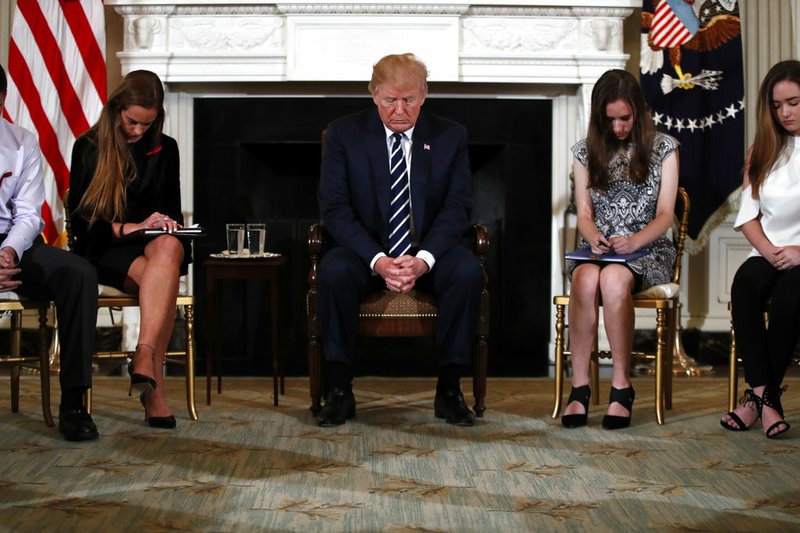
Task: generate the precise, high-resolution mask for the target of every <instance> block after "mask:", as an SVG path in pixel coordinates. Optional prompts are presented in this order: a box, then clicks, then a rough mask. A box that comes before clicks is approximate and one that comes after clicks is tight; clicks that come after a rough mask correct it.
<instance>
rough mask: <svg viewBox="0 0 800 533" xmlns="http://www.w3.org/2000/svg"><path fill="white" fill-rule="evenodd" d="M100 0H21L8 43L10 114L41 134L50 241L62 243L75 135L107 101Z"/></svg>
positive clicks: (44, 208)
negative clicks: (66, 193) (65, 202)
mask: <svg viewBox="0 0 800 533" xmlns="http://www.w3.org/2000/svg"><path fill="white" fill-rule="evenodd" d="M105 43H106V37H105V23H104V20H103V2H102V0H18V1H17V7H16V9H15V11H14V22H13V25H12V27H11V42H10V43H9V47H8V68H7V70H8V96H7V98H6V107H5V115H6V119H8V120H9V121H12V122H15V123H16V124H19V125H20V126H22V127H24V128H27V129H29V130H31V131H33V132H35V133H36V134H37V136H38V137H39V145H40V146H41V149H42V155H43V156H44V161H43V165H42V167H43V168H42V170H43V172H44V182H45V203H44V205H43V206H42V218H44V222H45V227H44V231H43V235H44V238H45V240H46V241H47V242H48V243H50V244H54V245H57V246H61V245H63V244H64V238H63V230H64V204H63V201H62V199H63V198H64V192H65V191H66V190H67V187H69V164H70V157H71V154H72V145H73V144H74V143H75V138H76V137H78V136H79V135H80V134H81V133H83V132H85V131H86V130H88V129H89V127H90V126H91V125H92V124H94V122H95V121H96V120H97V118H98V117H99V116H100V110H101V109H102V107H103V104H104V103H105V101H106V91H107V90H106V65H105V55H106V52H105V50H106V44H105Z"/></svg>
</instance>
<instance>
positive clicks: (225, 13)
mask: <svg viewBox="0 0 800 533" xmlns="http://www.w3.org/2000/svg"><path fill="white" fill-rule="evenodd" d="M105 4H106V5H107V6H113V7H114V9H115V11H116V12H117V13H118V14H120V15H121V16H122V19H123V28H124V37H123V50H122V51H121V52H119V53H118V54H117V56H118V59H119V61H120V64H121V68H122V73H126V72H129V71H131V70H135V69H148V70H152V71H154V72H156V73H158V74H159V76H161V78H162V80H163V81H164V82H165V84H166V87H167V93H168V101H167V109H168V117H167V124H166V129H167V132H168V133H170V134H171V135H172V136H174V137H176V139H177V140H178V143H179V145H180V147H181V151H182V152H183V153H184V154H191V153H193V137H192V135H193V134H192V132H193V128H194V116H193V107H194V106H193V102H194V99H195V98H202V97H221V96H222V97H224V96H226V95H237V96H240V95H242V94H243V93H244V94H246V95H256V94H259V92H262V91H265V90H266V88H267V87H269V94H272V95H280V96H294V95H298V93H302V94H307V91H305V90H304V89H303V87H304V85H305V86H310V87H312V91H313V92H314V95H315V96H326V93H325V89H324V88H325V87H326V85H325V84H326V83H330V84H331V85H333V84H335V83H339V82H364V89H363V92H359V93H357V95H363V96H364V97H365V102H368V100H367V94H366V81H368V80H369V77H370V74H371V69H372V65H373V64H374V63H375V61H376V60H377V59H379V58H380V57H382V56H383V55H386V54H389V53H401V52H413V53H415V54H416V55H417V56H418V57H419V58H420V59H422V60H423V61H424V62H425V63H426V65H427V66H428V68H429V71H430V81H431V82H432V94H431V97H435V96H436V92H435V89H436V82H442V83H444V84H445V85H446V86H447V87H450V88H452V87H454V86H457V87H458V93H459V94H463V95H466V96H474V95H477V96H481V97H489V98H530V99H534V98H548V99H550V100H551V101H552V128H553V130H552V139H553V142H552V146H553V148H552V157H551V162H552V164H551V169H552V170H551V176H550V179H551V183H552V206H553V211H552V224H551V235H550V241H551V242H552V249H551V272H552V273H553V275H552V281H551V294H560V293H561V291H562V290H563V287H562V278H561V276H560V272H561V256H562V249H561V246H562V245H561V240H562V238H561V235H562V231H561V228H562V226H563V223H564V222H563V211H564V208H565V207H566V205H567V203H568V200H569V180H568V176H569V172H570V163H571V155H570V153H569V147H570V146H571V145H572V144H573V143H574V142H575V141H576V140H577V139H578V138H580V137H581V136H583V135H584V133H585V129H586V124H587V123H588V120H587V115H586V113H587V112H586V109H587V108H588V105H587V104H588V99H589V96H590V93H591V88H592V86H593V84H594V81H595V80H596V79H597V78H598V77H599V76H600V75H601V74H602V73H603V72H605V71H606V70H608V69H611V68H625V63H626V61H627V59H628V55H627V54H625V53H623V48H622V42H623V39H622V33H623V21H624V19H625V18H626V17H628V16H629V15H631V14H632V13H633V9H634V8H635V7H640V6H641V1H640V0H549V1H547V0H529V1H527V2H523V1H502V0H484V1H483V2H480V3H471V2H457V1H453V0H439V1H434V2H423V1H417V2H401V1H396V0H384V1H380V2H375V1H364V0H350V1H346V2H342V1H336V2H330V1H316V2H304V1H293V2H280V1H278V2H259V1H254V0H236V1H225V0H216V1H213V0H173V1H167V0H106V1H105ZM243 87H244V88H245V89H243ZM320 87H323V89H321V90H320ZM320 91H321V94H320ZM262 94H263V92H262ZM328 94H330V93H328ZM534 167H535V165H534ZM532 168H533V167H532ZM181 176H182V177H183V181H182V194H183V205H184V206H185V209H186V210H187V218H188V220H189V221H191V219H192V210H193V208H192V206H193V204H194V190H193V187H194V184H193V180H192V176H193V161H192V158H191V157H183V158H182V161H181ZM534 178H536V179H541V176H532V179H534ZM541 237H542V238H546V237H545V236H544V235H542V236H541ZM190 286H191V285H190ZM133 329H135V328H133ZM133 333H134V331H130V332H129V333H127V334H126V338H129V337H130V336H131V335H133Z"/></svg>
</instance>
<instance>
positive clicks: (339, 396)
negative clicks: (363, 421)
mask: <svg viewBox="0 0 800 533" xmlns="http://www.w3.org/2000/svg"><path fill="white" fill-rule="evenodd" d="M354 416H356V397H355V396H353V393H352V392H346V391H344V390H343V389H340V388H334V389H331V390H330V392H329V393H328V397H327V398H326V399H325V405H324V406H323V407H322V409H321V410H320V412H319V413H317V416H316V419H317V425H319V426H321V427H324V428H329V427H333V426H341V425H342V424H344V423H345V421H346V420H347V419H348V418H353V417H354Z"/></svg>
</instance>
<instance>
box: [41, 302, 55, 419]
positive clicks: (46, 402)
mask: <svg viewBox="0 0 800 533" xmlns="http://www.w3.org/2000/svg"><path fill="white" fill-rule="evenodd" d="M39 378H40V379H41V381H42V416H44V423H45V424H47V425H48V426H49V427H53V426H54V425H55V424H54V423H53V413H52V412H51V411H50V349H49V346H48V345H47V307H41V308H39Z"/></svg>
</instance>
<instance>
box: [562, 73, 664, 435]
mask: <svg viewBox="0 0 800 533" xmlns="http://www.w3.org/2000/svg"><path fill="white" fill-rule="evenodd" d="M572 152H573V155H574V161H573V173H574V175H575V199H576V203H577V207H578V232H579V233H580V236H581V241H580V243H579V246H578V247H579V249H591V251H592V253H593V254H603V253H609V252H611V253H614V254H629V253H632V252H635V251H637V250H643V251H646V253H645V255H644V256H642V257H639V258H638V259H633V260H630V261H628V262H627V263H601V262H594V261H576V262H573V263H572V264H571V265H570V279H571V282H572V288H571V291H570V306H569V324H570V349H571V351H572V370H573V372H572V391H571V392H570V396H569V402H568V404H567V407H566V409H565V411H564V415H563V416H562V418H561V422H562V424H563V425H564V426H566V427H579V426H583V425H585V424H586V422H587V419H588V407H589V398H590V397H591V390H590V388H589V361H590V356H591V351H592V345H593V344H594V339H595V334H596V332H597V324H598V317H599V307H600V303H601V302H602V307H603V318H604V322H605V329H606V335H607V336H608V341H609V344H610V346H611V356H612V361H613V377H612V382H611V386H612V387H611V395H610V398H609V405H608V411H607V413H606V415H605V417H604V418H603V422H602V423H603V427H605V428H607V429H618V428H623V427H627V426H628V425H629V424H630V420H631V410H632V407H633V401H634V396H635V394H634V390H633V387H632V386H631V382H630V376H629V367H630V359H631V350H632V347H633V327H634V318H635V317H634V309H633V294H634V293H635V292H638V291H640V290H644V289H647V288H649V287H652V286H654V285H659V284H662V283H668V282H670V281H671V279H672V274H673V272H672V271H673V265H674V263H675V255H676V252H675V248H674V247H673V245H672V241H671V240H670V239H669V238H668V237H667V235H666V233H667V231H668V230H669V228H670V226H671V224H672V220H673V216H674V209H675V197H676V195H677V191H678V142H677V141H676V140H675V139H674V138H672V137H670V136H669V135H665V134H663V133H658V132H656V131H655V126H654V124H653V120H652V118H651V116H650V113H649V111H648V109H647V105H646V103H645V100H644V96H643V95H642V91H641V89H640V87H639V84H638V82H637V81H636V79H635V78H634V77H633V76H632V75H631V74H629V73H628V72H626V71H624V70H610V71H608V72H606V73H605V74H603V75H602V76H601V77H600V79H599V80H597V83H596V84H595V86H594V90H593V91H592V102H591V116H590V118H589V131H588V135H587V137H586V139H583V140H581V141H580V142H578V143H577V144H575V146H573V147H572Z"/></svg>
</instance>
